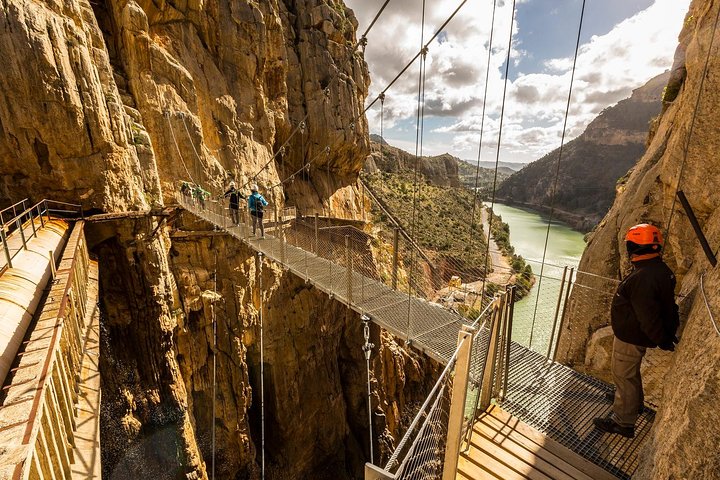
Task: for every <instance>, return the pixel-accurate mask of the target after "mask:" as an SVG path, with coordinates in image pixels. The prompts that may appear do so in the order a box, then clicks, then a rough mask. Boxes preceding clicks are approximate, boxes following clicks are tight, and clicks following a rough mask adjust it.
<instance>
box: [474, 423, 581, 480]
mask: <svg viewBox="0 0 720 480" xmlns="http://www.w3.org/2000/svg"><path fill="white" fill-rule="evenodd" d="M481 422H482V420H481V421H480V422H478V423H477V424H476V425H475V429H474V435H473V437H472V444H473V446H476V447H477V448H481V449H484V450H486V451H488V452H489V453H491V454H492V453H493V449H494V448H497V449H501V450H503V451H505V452H507V454H508V455H511V456H513V457H514V458H516V459H517V460H518V462H524V463H526V464H528V465H530V466H532V467H533V468H534V469H536V470H538V471H539V472H541V473H543V474H544V475H547V476H548V477H550V478H553V479H555V480H577V479H583V480H592V479H591V478H589V477H587V476H586V475H582V476H579V477H577V476H573V475H568V474H567V473H566V472H564V471H563V470H562V469H561V468H558V467H556V466H555V465H554V464H553V463H551V462H548V461H547V460H545V459H544V458H543V456H542V454H541V453H542V450H543V449H542V448H540V447H536V449H535V450H528V449H525V448H523V447H522V446H520V445H518V444H517V443H515V442H514V439H513V437H514V436H518V434H514V435H513V432H512V430H510V431H506V434H499V433H498V432H496V431H495V430H493V429H491V428H488V427H486V428H482V427H483V425H482V424H481ZM496 456H497V455H496ZM555 461H556V463H562V464H564V463H565V462H564V461H562V460H560V459H557V458H556V460H555Z"/></svg>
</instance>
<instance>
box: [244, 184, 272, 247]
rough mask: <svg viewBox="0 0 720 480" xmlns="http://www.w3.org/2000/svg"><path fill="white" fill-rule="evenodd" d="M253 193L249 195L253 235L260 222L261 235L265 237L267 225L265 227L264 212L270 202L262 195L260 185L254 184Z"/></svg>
mask: <svg viewBox="0 0 720 480" xmlns="http://www.w3.org/2000/svg"><path fill="white" fill-rule="evenodd" d="M251 190H252V195H250V196H249V197H248V208H249V209H250V216H251V217H252V229H253V235H255V231H256V230H257V226H258V224H259V225H260V236H261V237H262V238H265V227H263V223H262V219H263V212H264V211H265V207H266V206H267V204H268V202H267V200H265V197H263V196H262V195H260V193H259V192H258V186H257V185H253V186H252V188H251Z"/></svg>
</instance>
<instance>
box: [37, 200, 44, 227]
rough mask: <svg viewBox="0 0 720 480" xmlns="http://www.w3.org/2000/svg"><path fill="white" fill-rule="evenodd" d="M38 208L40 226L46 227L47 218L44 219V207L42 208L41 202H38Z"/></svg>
mask: <svg viewBox="0 0 720 480" xmlns="http://www.w3.org/2000/svg"><path fill="white" fill-rule="evenodd" d="M44 202H45V200H43V203H44ZM37 209H38V217H40V228H44V227H45V220H43V215H42V209H41V208H40V204H39V203H38V204H37Z"/></svg>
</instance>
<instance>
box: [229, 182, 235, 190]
mask: <svg viewBox="0 0 720 480" xmlns="http://www.w3.org/2000/svg"><path fill="white" fill-rule="evenodd" d="M234 187H235V180H230V188H234Z"/></svg>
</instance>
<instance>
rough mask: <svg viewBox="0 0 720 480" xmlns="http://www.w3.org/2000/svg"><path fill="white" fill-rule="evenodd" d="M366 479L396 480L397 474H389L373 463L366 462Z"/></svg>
mask: <svg viewBox="0 0 720 480" xmlns="http://www.w3.org/2000/svg"><path fill="white" fill-rule="evenodd" d="M365 480H395V476H392V477H391V476H388V474H387V472H386V471H385V470H383V469H382V468H380V467H377V466H375V465H373V464H372V463H366V464H365Z"/></svg>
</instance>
